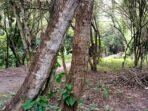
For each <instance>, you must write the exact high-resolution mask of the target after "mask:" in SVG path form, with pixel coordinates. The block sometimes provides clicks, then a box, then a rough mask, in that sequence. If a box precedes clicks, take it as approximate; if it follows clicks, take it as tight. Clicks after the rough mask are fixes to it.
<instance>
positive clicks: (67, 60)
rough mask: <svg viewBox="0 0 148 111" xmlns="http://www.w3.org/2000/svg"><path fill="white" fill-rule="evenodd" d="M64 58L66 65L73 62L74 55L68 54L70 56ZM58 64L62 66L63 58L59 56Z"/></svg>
mask: <svg viewBox="0 0 148 111" xmlns="http://www.w3.org/2000/svg"><path fill="white" fill-rule="evenodd" d="M64 57H65V63H70V62H71V60H72V54H68V55H67V54H65V55H64ZM58 63H59V64H62V59H61V56H58Z"/></svg>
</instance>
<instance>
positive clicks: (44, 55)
mask: <svg viewBox="0 0 148 111" xmlns="http://www.w3.org/2000/svg"><path fill="white" fill-rule="evenodd" d="M79 1H80V0H57V1H56V5H55V7H56V10H55V11H54V14H53V16H52V18H51V20H50V22H49V24H48V27H47V29H46V31H45V33H44V34H42V42H41V46H40V47H39V48H38V50H37V53H36V56H35V58H34V60H33V62H32V63H31V66H30V68H29V72H28V75H27V77H26V78H25V81H24V83H23V84H22V86H21V88H20V89H19V91H18V92H17V94H16V95H15V97H14V98H13V99H12V100H11V101H10V103H9V104H8V105H7V106H6V108H5V109H4V110H3V111H22V104H23V103H24V101H25V100H26V99H27V98H30V99H35V98H36V97H37V96H38V95H39V94H40V93H41V92H42V90H43V86H44V84H45V83H46V80H47V78H49V77H50V76H51V75H50V71H51V68H52V66H53V63H54V58H55V57H56V53H57V51H58V49H59V48H60V45H61V43H62V42H63V40H64V35H65V32H66V30H67V28H68V26H69V24H70V21H71V19H72V17H73V15H74V12H75V9H76V7H77V6H78V4H79Z"/></svg>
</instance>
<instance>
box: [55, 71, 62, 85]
mask: <svg viewBox="0 0 148 111" xmlns="http://www.w3.org/2000/svg"><path fill="white" fill-rule="evenodd" d="M63 77H64V72H62V73H59V74H56V75H55V80H56V82H58V83H60V82H61V81H62V79H63Z"/></svg>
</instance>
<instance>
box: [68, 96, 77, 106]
mask: <svg viewBox="0 0 148 111" xmlns="http://www.w3.org/2000/svg"><path fill="white" fill-rule="evenodd" d="M75 103H76V99H75V98H74V97H69V98H67V99H66V104H67V105H68V106H73V105H74V104H75Z"/></svg>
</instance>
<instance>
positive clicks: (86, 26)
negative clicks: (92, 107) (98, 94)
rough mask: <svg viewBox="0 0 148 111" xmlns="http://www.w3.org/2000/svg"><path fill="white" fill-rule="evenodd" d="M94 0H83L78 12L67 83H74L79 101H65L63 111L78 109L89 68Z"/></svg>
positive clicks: (75, 110) (74, 91) (74, 93)
mask: <svg viewBox="0 0 148 111" xmlns="http://www.w3.org/2000/svg"><path fill="white" fill-rule="evenodd" d="M92 7H93V0H81V2H80V6H79V9H78V11H77V14H76V26H75V34H74V39H73V55H72V64H71V68H70V73H69V76H68V77H69V78H67V83H70V84H73V95H74V97H75V98H76V100H77V103H76V104H74V105H73V106H68V105H67V104H66V103H65V102H64V103H63V104H64V105H62V106H61V107H63V108H62V111H77V105H78V102H79V99H80V96H81V94H82V89H83V85H84V81H85V74H86V73H87V70H88V50H89V42H90V26H91V15H92Z"/></svg>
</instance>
